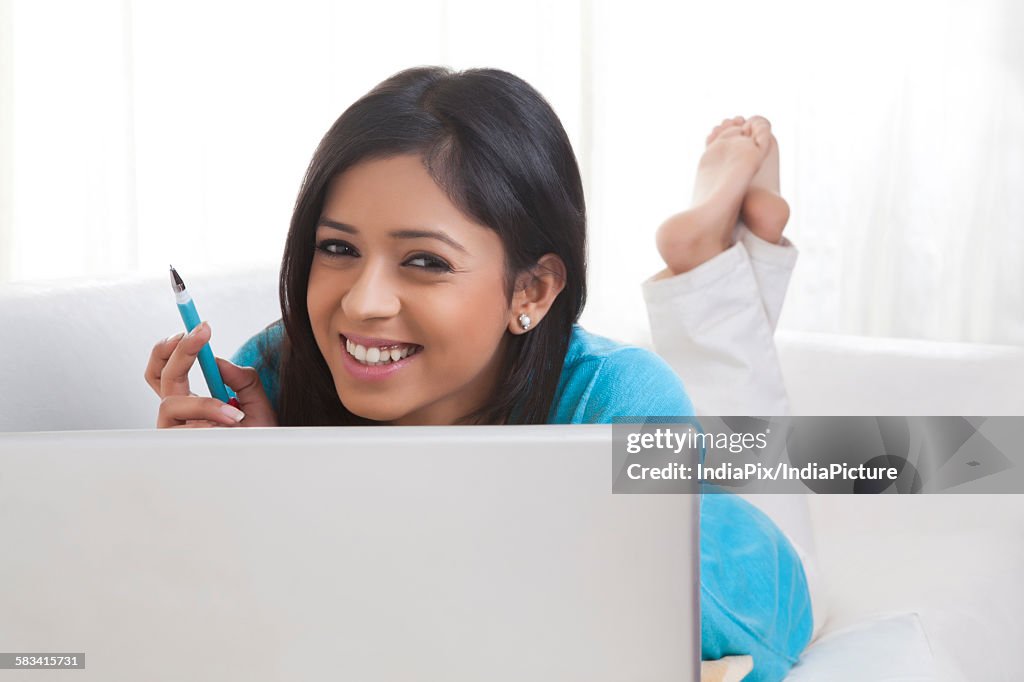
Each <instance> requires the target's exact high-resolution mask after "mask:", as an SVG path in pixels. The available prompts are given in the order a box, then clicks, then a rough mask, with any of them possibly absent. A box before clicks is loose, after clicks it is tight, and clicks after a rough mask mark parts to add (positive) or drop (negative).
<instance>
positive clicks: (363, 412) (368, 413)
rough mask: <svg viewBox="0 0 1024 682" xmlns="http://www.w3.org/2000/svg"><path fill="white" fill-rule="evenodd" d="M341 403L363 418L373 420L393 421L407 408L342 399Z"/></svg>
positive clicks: (399, 417)
mask: <svg viewBox="0 0 1024 682" xmlns="http://www.w3.org/2000/svg"><path fill="white" fill-rule="evenodd" d="M341 404H342V405H344V406H345V409H346V410H348V411H349V412H351V413H352V414H354V415H356V416H357V417H362V418H363V419H372V420H373V421H375V422H393V421H395V420H397V419H401V418H402V417H404V416H405V415H406V414H408V411H407V410H402V409H395V408H394V407H385V406H384V405H375V404H365V403H355V404H353V403H348V402H345V401H344V400H342V401H341Z"/></svg>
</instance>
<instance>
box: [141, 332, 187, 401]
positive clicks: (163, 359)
mask: <svg viewBox="0 0 1024 682" xmlns="http://www.w3.org/2000/svg"><path fill="white" fill-rule="evenodd" d="M183 336H185V332H179V333H177V334H172V335H171V336H168V337H167V338H166V339H161V340H160V341H158V342H157V344H156V345H155V346H153V350H152V352H150V354H149V363H148V364H147V365H146V383H147V384H149V387H150V388H152V389H153V390H154V391H155V392H156V394H157V395H160V375H161V374H162V373H163V370H164V365H166V364H167V360H168V359H169V358H170V357H171V353H172V352H173V351H174V349H175V348H176V347H177V345H178V342H179V341H181V338H182V337H183Z"/></svg>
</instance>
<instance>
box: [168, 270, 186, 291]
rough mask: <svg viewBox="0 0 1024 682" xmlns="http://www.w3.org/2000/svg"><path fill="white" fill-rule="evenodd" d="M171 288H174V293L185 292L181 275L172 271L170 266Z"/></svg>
mask: <svg viewBox="0 0 1024 682" xmlns="http://www.w3.org/2000/svg"><path fill="white" fill-rule="evenodd" d="M171 286H172V287H173V288H174V291H175V292H181V291H184V290H185V282H184V281H182V279H181V275H179V274H178V271H177V270H175V269H174V266H173V265H172V266H171Z"/></svg>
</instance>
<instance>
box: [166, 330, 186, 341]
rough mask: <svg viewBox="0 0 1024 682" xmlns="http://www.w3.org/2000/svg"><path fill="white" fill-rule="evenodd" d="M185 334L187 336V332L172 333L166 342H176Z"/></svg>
mask: <svg viewBox="0 0 1024 682" xmlns="http://www.w3.org/2000/svg"><path fill="white" fill-rule="evenodd" d="M183 336H185V332H178V333H177V334H171V335H170V336H168V337H167V338H166V339H164V343H174V342H175V341H181V337H183Z"/></svg>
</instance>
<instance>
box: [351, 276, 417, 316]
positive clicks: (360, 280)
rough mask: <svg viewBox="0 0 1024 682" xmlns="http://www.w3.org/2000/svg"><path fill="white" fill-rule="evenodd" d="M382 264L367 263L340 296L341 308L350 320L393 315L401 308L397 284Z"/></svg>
mask: <svg viewBox="0 0 1024 682" xmlns="http://www.w3.org/2000/svg"><path fill="white" fill-rule="evenodd" d="M385 270H386V268H385V267H384V264H367V265H366V266H365V267H363V268H362V269H361V270H360V272H359V275H358V276H357V277H356V280H355V281H354V282H353V283H352V287H351V288H350V289H349V290H348V291H347V292H346V293H345V295H344V296H342V298H341V309H342V311H344V313H345V315H346V316H347V317H348V318H349V319H351V320H372V319H375V318H388V317H394V316H395V315H397V314H398V311H399V310H400V309H401V307H402V305H401V301H400V300H399V297H398V290H397V285H396V283H395V282H393V281H392V278H391V277H389V276H388V274H387V272H385Z"/></svg>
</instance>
